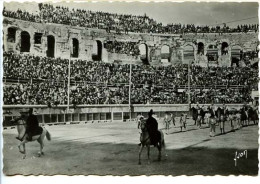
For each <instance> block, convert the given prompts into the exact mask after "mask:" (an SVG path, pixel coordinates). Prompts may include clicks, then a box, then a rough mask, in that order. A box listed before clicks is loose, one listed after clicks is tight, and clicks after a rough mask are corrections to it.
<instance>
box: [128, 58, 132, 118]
mask: <svg viewBox="0 0 260 184" xmlns="http://www.w3.org/2000/svg"><path fill="white" fill-rule="evenodd" d="M131 85H132V61H131V63H130V74H129V92H128V93H129V94H128V97H129V99H128V101H129V118H130V120H131V119H132V115H131Z"/></svg>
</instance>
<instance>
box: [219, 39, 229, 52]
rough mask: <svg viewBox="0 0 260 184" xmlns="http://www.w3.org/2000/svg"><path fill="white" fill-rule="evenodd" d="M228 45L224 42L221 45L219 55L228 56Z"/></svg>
mask: <svg viewBox="0 0 260 184" xmlns="http://www.w3.org/2000/svg"><path fill="white" fill-rule="evenodd" d="M228 49H229V44H228V42H226V41H223V42H222V43H221V55H228Z"/></svg>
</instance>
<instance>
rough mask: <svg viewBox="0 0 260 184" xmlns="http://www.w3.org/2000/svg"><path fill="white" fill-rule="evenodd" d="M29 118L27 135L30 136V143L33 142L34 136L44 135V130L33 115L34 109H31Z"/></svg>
mask: <svg viewBox="0 0 260 184" xmlns="http://www.w3.org/2000/svg"><path fill="white" fill-rule="evenodd" d="M28 112H29V116H28V118H27V121H26V133H27V135H28V138H27V139H28V141H32V137H33V136H34V135H39V134H41V133H42V128H40V126H39V121H38V119H37V117H36V116H35V115H34V114H33V108H30V109H29V111H28Z"/></svg>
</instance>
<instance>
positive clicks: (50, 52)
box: [46, 35, 55, 58]
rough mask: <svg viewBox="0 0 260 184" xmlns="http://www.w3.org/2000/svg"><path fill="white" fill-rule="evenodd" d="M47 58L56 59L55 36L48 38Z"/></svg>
mask: <svg viewBox="0 0 260 184" xmlns="http://www.w3.org/2000/svg"><path fill="white" fill-rule="evenodd" d="M46 55H47V57H52V58H54V57H55V37H54V36H53V35H48V36H47V53H46Z"/></svg>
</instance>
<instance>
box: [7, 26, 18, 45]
mask: <svg viewBox="0 0 260 184" xmlns="http://www.w3.org/2000/svg"><path fill="white" fill-rule="evenodd" d="M16 31H17V28H15V27H9V28H8V29H7V42H11V43H15V40H16Z"/></svg>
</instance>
